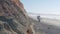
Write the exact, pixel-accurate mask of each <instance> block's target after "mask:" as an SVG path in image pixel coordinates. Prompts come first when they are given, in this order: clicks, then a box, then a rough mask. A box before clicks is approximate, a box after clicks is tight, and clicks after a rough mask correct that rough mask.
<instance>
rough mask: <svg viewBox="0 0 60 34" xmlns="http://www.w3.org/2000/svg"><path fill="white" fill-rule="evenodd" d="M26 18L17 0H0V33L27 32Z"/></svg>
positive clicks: (21, 5) (16, 33) (27, 22)
mask: <svg viewBox="0 0 60 34" xmlns="http://www.w3.org/2000/svg"><path fill="white" fill-rule="evenodd" d="M28 19H29V18H28V17H27V15H26V12H25V9H24V7H23V4H22V3H21V2H20V1H19V0H0V34H27V29H28V27H29V24H30V22H29V20H28Z"/></svg>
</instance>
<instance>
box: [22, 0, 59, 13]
mask: <svg viewBox="0 0 60 34" xmlns="http://www.w3.org/2000/svg"><path fill="white" fill-rule="evenodd" d="M21 2H22V3H23V4H24V7H25V9H26V11H27V12H32V13H47V14H60V0H21Z"/></svg>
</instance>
